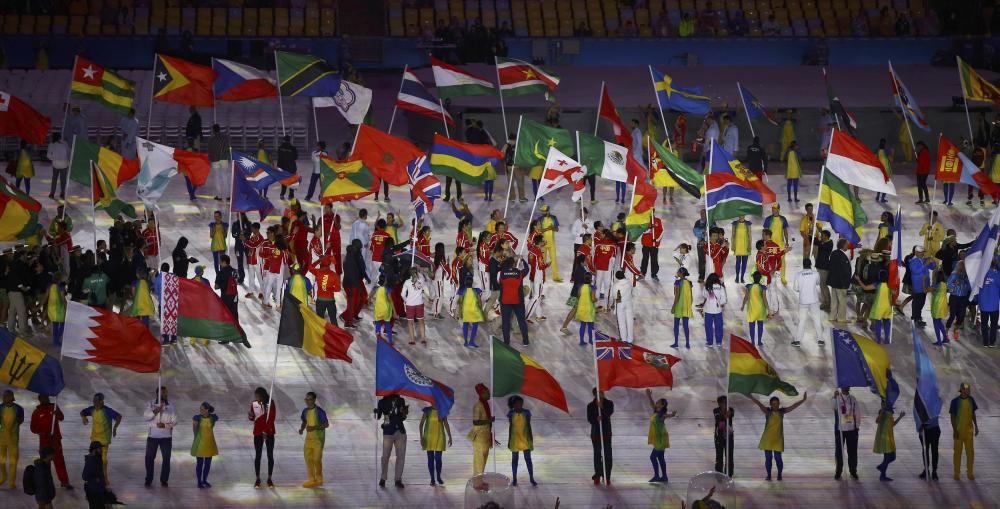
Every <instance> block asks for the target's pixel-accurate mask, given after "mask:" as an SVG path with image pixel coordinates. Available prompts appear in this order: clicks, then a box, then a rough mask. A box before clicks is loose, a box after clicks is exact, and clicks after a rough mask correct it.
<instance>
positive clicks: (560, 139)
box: [514, 119, 575, 168]
mask: <svg viewBox="0 0 1000 509" xmlns="http://www.w3.org/2000/svg"><path fill="white" fill-rule="evenodd" d="M549 147H555V148H556V149H558V150H559V151H560V152H562V153H563V154H566V155H568V156H570V157H573V155H574V153H575V150H573V137H572V136H571V135H570V134H569V131H567V130H565V129H559V128H558V127H549V126H546V125H544V124H540V123H538V122H535V121H534V120H528V119H522V120H521V127H520V128H519V129H518V130H517V151H516V152H515V153H514V164H515V165H516V166H520V167H522V168H531V167H533V166H544V165H545V159H546V158H547V157H548V154H549Z"/></svg>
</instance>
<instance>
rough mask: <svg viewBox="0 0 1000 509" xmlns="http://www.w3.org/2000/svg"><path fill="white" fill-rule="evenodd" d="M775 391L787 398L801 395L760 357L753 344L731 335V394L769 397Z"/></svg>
mask: <svg viewBox="0 0 1000 509" xmlns="http://www.w3.org/2000/svg"><path fill="white" fill-rule="evenodd" d="M774 391H779V392H781V393H783V394H785V395H786V396H797V395H798V394H799V391H797V390H795V387H793V386H792V385H791V384H789V383H788V382H785V381H784V380H782V379H781V378H779V377H778V373H776V372H775V371H774V368H772V367H771V365H770V364H768V363H767V361H765V360H764V358H763V357H761V356H760V352H758V351H757V349H756V348H754V346H753V343H750V342H748V341H747V340H745V339H743V338H741V337H739V336H736V335H730V336H729V392H735V393H737V394H743V395H746V396H749V395H751V394H763V395H765V396H769V395H770V394H771V393H773V392H774Z"/></svg>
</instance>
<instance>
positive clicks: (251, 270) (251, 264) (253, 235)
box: [243, 223, 265, 299]
mask: <svg viewBox="0 0 1000 509" xmlns="http://www.w3.org/2000/svg"><path fill="white" fill-rule="evenodd" d="M264 242H265V239H264V237H263V236H262V235H261V234H260V223H254V224H252V225H251V226H250V236H249V237H247V239H246V240H244V241H243V245H244V246H245V247H246V249H247V289H248V290H250V291H249V292H247V295H246V296H247V298H248V299H252V298H253V294H254V292H255V291H256V292H257V294H259V295H262V294H263V293H264V292H263V289H264V281H263V274H261V268H260V263H259V262H258V256H257V255H258V249H260V248H261V246H263V245H264Z"/></svg>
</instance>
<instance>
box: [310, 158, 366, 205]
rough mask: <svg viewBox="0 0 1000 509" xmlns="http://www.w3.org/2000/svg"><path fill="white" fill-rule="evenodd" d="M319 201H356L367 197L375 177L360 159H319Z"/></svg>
mask: <svg viewBox="0 0 1000 509" xmlns="http://www.w3.org/2000/svg"><path fill="white" fill-rule="evenodd" d="M319 180H320V188H321V192H320V201H321V202H322V203H330V202H335V201H351V200H357V199H358V198H361V197H363V196H366V195H369V194H371V193H372V191H374V189H372V187H373V186H375V185H376V181H375V177H374V176H373V175H372V172H371V171H370V170H369V169H368V167H367V166H365V163H364V161H362V160H361V159H348V160H347V161H343V162H341V161H337V160H335V159H333V158H332V157H329V156H325V155H324V156H320V158H319Z"/></svg>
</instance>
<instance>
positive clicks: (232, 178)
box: [226, 147, 242, 256]
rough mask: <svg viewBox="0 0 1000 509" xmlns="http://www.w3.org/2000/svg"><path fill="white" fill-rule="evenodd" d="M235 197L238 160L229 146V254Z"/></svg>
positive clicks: (227, 242)
mask: <svg viewBox="0 0 1000 509" xmlns="http://www.w3.org/2000/svg"><path fill="white" fill-rule="evenodd" d="M234 198H236V161H234V160H233V148H232V147H229V223H228V224H227V229H228V231H227V232H226V254H227V255H228V254H229V234H230V232H232V231H233V205H235V202H234V201H233V199H234ZM241 233H242V231H241ZM235 248H236V242H233V249H234V250H235ZM230 256H232V255H230Z"/></svg>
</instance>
